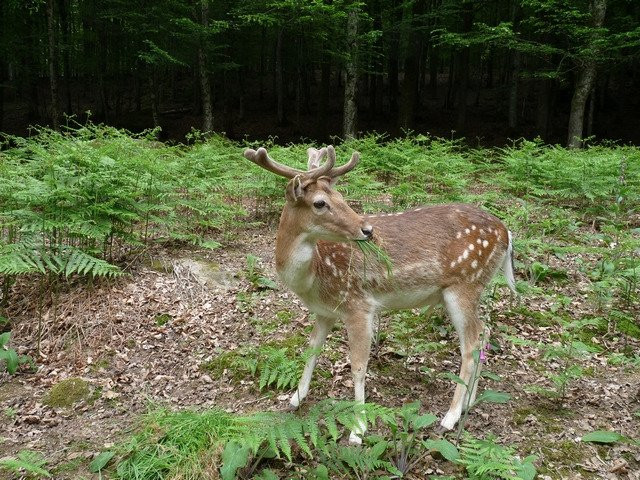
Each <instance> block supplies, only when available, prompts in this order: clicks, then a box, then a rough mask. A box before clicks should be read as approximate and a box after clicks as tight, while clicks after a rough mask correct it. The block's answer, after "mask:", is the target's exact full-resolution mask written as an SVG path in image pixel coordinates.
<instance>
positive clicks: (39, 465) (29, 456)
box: [0, 450, 51, 478]
mask: <svg viewBox="0 0 640 480" xmlns="http://www.w3.org/2000/svg"><path fill="white" fill-rule="evenodd" d="M46 463H47V462H46V461H45V460H43V459H42V456H41V455H40V454H39V453H37V452H32V451H29V450H22V451H20V452H19V453H18V456H17V458H3V459H0V468H3V469H6V470H9V471H10V472H14V473H17V474H21V473H23V472H26V473H28V474H29V475H35V476H36V477H46V478H51V473H49V472H48V471H47V470H46V469H44V468H43V467H44V466H45V465H46Z"/></svg>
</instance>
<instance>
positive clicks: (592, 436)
mask: <svg viewBox="0 0 640 480" xmlns="http://www.w3.org/2000/svg"><path fill="white" fill-rule="evenodd" d="M624 440H627V437H625V436H624V435H620V434H619V433H618V432H611V431H608V430H596V431H595V432H591V433H587V434H586V435H585V436H584V437H582V441H583V442H594V443H615V442H620V441H624Z"/></svg>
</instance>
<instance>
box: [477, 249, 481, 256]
mask: <svg viewBox="0 0 640 480" xmlns="http://www.w3.org/2000/svg"><path fill="white" fill-rule="evenodd" d="M478 256H479V257H481V256H482V250H480V249H478Z"/></svg>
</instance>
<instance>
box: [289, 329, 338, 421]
mask: <svg viewBox="0 0 640 480" xmlns="http://www.w3.org/2000/svg"><path fill="white" fill-rule="evenodd" d="M334 323H335V320H334V319H331V318H326V317H318V318H317V319H316V324H315V325H314V326H313V330H312V331H311V337H310V338H309V349H310V350H311V354H310V356H309V359H308V360H307V363H306V365H305V366H304V371H303V372H302V377H301V378H300V383H299V384H298V389H297V390H296V391H295V393H294V394H293V395H291V398H290V399H289V405H290V406H291V408H294V409H295V408H298V407H299V406H300V403H301V402H302V400H304V398H305V397H306V396H307V394H308V393H309V385H311V377H312V375H313V370H314V369H315V368H316V363H317V361H318V355H319V354H320V350H321V349H322V347H323V346H324V342H325V341H326V340H327V335H329V332H330V331H331V328H332V327H333V324H334Z"/></svg>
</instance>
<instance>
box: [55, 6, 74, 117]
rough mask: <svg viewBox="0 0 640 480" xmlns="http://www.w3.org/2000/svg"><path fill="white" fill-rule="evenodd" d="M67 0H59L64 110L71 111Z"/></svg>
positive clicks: (69, 112)
mask: <svg viewBox="0 0 640 480" xmlns="http://www.w3.org/2000/svg"><path fill="white" fill-rule="evenodd" d="M68 2H69V0H59V2H58V7H59V11H60V26H61V27H62V28H61V30H62V47H63V48H62V75H63V77H64V100H65V112H67V113H68V114H71V113H73V110H72V107H71V62H70V60H69V48H71V45H70V42H69V37H70V30H71V28H70V25H69V3H68Z"/></svg>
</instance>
